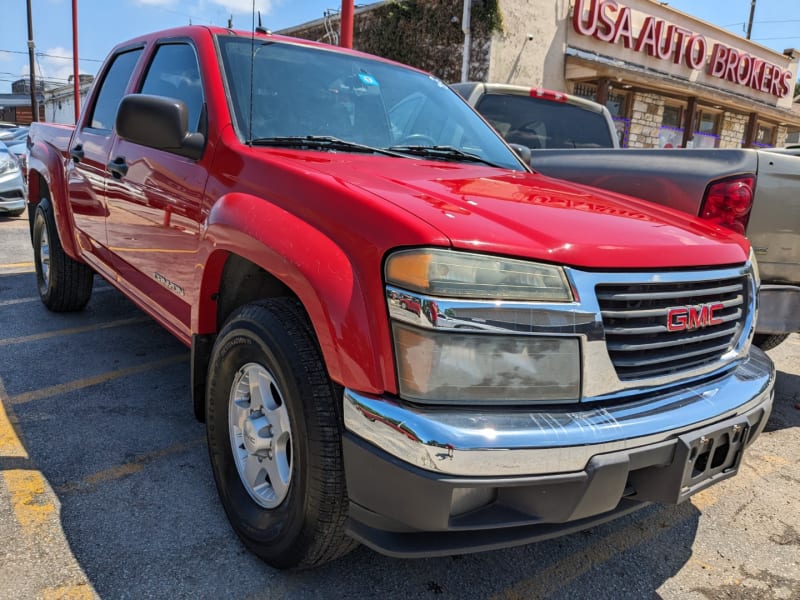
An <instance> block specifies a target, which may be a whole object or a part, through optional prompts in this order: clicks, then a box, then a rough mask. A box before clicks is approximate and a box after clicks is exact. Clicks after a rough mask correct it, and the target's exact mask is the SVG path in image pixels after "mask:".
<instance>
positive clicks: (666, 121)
mask: <svg viewBox="0 0 800 600" xmlns="http://www.w3.org/2000/svg"><path fill="white" fill-rule="evenodd" d="M661 124H662V125H665V126H666V127H683V107H682V106H672V105H669V104H667V105H666V106H664V118H663V119H662V120H661Z"/></svg>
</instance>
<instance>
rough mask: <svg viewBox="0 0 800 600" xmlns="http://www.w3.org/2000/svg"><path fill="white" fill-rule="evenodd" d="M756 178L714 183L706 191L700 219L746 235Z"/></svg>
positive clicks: (735, 178)
mask: <svg viewBox="0 0 800 600" xmlns="http://www.w3.org/2000/svg"><path fill="white" fill-rule="evenodd" d="M754 185H755V178H754V177H734V178H732V179H724V180H722V181H717V182H715V183H712V184H711V185H709V186H708V189H706V193H705V196H704V197H703V205H702V208H701V209H700V217H701V218H703V219H706V220H707V221H711V222H712V223H715V224H717V225H721V226H722V227H727V228H728V229H732V230H733V231H735V232H736V233H741V234H744V232H745V229H746V228H747V222H748V221H749V220H750V209H751V208H752V207H753V186H754Z"/></svg>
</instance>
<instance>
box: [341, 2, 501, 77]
mask: <svg viewBox="0 0 800 600" xmlns="http://www.w3.org/2000/svg"><path fill="white" fill-rule="evenodd" d="M463 6H464V5H463V0H391V1H390V2H387V3H386V4H384V5H383V6H381V7H379V8H377V9H375V10H373V11H369V12H368V13H365V14H363V16H362V18H361V19H358V20H357V22H356V32H355V42H356V44H355V45H356V46H357V47H358V48H359V49H360V50H364V51H365V52H370V53H372V54H377V55H379V56H385V57H387V58H391V59H392V60H396V61H398V62H402V63H406V64H409V65H413V66H415V67H418V68H421V69H424V70H426V71H431V72H433V73H434V74H436V75H437V76H439V77H441V78H442V79H444V80H446V81H456V80H458V78H459V75H460V71H461V47H462V45H463V43H464V34H463V32H462V31H461V16H462V11H463ZM502 27H503V17H502V13H501V11H500V7H499V1H498V0H473V4H472V16H471V27H470V29H471V33H472V40H473V43H472V47H473V50H474V49H475V48H481V47H483V45H484V43H485V42H486V41H488V39H489V38H490V37H491V35H492V33H494V32H496V31H502ZM481 60H485V59H484V58H482V57H480V56H475V52H473V56H472V62H473V64H475V63H476V62H480V61H481Z"/></svg>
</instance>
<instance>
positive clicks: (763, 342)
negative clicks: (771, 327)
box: [753, 333, 789, 352]
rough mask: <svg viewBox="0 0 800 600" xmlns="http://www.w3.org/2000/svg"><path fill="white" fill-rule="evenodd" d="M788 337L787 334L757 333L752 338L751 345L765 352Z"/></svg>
mask: <svg viewBox="0 0 800 600" xmlns="http://www.w3.org/2000/svg"><path fill="white" fill-rule="evenodd" d="M788 337H789V334H788V333H778V334H776V335H770V334H768V333H757V334H755V335H754V336H753V343H754V344H755V345H756V346H758V347H759V348H761V349H762V350H764V351H765V352H766V351H767V350H772V349H773V348H775V347H776V346H778V345H779V344H781V343H782V342H783V341H784V340H785V339H786V338H788Z"/></svg>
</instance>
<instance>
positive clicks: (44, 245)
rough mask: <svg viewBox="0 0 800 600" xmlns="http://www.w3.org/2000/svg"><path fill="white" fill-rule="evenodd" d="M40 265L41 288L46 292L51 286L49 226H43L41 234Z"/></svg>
mask: <svg viewBox="0 0 800 600" xmlns="http://www.w3.org/2000/svg"><path fill="white" fill-rule="evenodd" d="M39 265H40V267H41V268H40V270H41V273H42V280H41V282H40V283H39V288H40V290H41V291H42V292H43V293H45V292H47V290H48V289H49V288H50V240H49V239H48V237H47V227H42V230H41V232H40V235H39Z"/></svg>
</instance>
